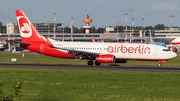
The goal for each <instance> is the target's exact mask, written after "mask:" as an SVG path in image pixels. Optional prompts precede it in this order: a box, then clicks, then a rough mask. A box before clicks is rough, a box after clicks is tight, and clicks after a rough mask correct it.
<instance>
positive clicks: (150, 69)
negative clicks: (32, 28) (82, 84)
mask: <svg viewBox="0 0 180 101" xmlns="http://www.w3.org/2000/svg"><path fill="white" fill-rule="evenodd" d="M0 67H7V68H32V69H33V68H34V69H69V70H105V71H139V72H180V67H170V66H161V67H158V66H88V65H64V64H25V63H0Z"/></svg>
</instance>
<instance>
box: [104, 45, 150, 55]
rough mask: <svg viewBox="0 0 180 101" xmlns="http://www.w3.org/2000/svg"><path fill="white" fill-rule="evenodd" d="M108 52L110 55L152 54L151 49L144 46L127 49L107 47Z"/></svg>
mask: <svg viewBox="0 0 180 101" xmlns="http://www.w3.org/2000/svg"><path fill="white" fill-rule="evenodd" d="M107 52H108V53H119V52H121V53H131V54H132V53H135V54H136V53H139V54H144V53H145V54H146V53H148V54H150V48H149V47H144V45H139V46H138V47H126V46H123V45H121V46H117V45H115V46H114V47H113V46H108V47H107Z"/></svg>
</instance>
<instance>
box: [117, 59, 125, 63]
mask: <svg viewBox="0 0 180 101" xmlns="http://www.w3.org/2000/svg"><path fill="white" fill-rule="evenodd" d="M126 62H127V60H119V59H116V62H115V63H126Z"/></svg>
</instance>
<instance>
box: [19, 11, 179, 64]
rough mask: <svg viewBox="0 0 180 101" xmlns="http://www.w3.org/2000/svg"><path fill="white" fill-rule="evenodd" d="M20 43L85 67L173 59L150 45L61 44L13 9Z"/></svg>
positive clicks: (62, 42)
mask: <svg viewBox="0 0 180 101" xmlns="http://www.w3.org/2000/svg"><path fill="white" fill-rule="evenodd" d="M16 16H17V21H18V24H19V31H20V35H21V39H22V42H19V44H20V46H21V47H23V48H25V49H28V50H30V51H32V52H37V53H40V54H44V55H48V56H53V57H59V58H71V59H72V58H73V59H88V60H89V61H88V62H87V64H88V65H93V60H95V65H100V64H101V63H126V62H127V60H139V61H158V62H159V66H160V65H161V63H164V62H166V61H167V60H170V59H172V58H174V57H176V56H177V54H176V53H174V52H171V51H170V50H169V49H168V48H166V47H163V46H158V45H153V44H137V43H97V42H64V41H56V40H52V39H49V38H47V37H43V36H41V35H40V34H39V33H38V31H37V30H36V29H35V28H34V26H33V25H32V24H31V22H30V21H29V19H28V18H27V17H26V15H25V14H24V13H23V11H21V10H16Z"/></svg>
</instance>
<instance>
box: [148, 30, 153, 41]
mask: <svg viewBox="0 0 180 101" xmlns="http://www.w3.org/2000/svg"><path fill="white" fill-rule="evenodd" d="M149 34H150V42H154V41H153V40H152V35H151V29H149Z"/></svg>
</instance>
